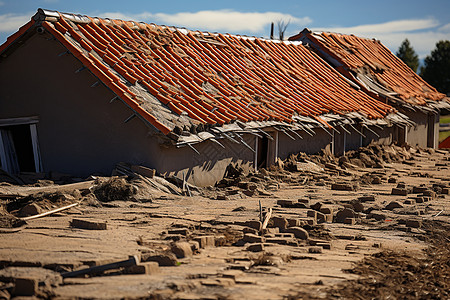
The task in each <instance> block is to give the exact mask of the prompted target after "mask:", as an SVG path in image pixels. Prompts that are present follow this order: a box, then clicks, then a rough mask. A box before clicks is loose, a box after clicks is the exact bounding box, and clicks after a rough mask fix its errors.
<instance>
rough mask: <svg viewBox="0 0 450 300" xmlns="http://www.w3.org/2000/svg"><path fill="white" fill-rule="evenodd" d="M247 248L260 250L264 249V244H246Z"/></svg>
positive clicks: (252, 250) (255, 250)
mask: <svg viewBox="0 0 450 300" xmlns="http://www.w3.org/2000/svg"><path fill="white" fill-rule="evenodd" d="M247 250H248V251H251V252H261V251H264V244H262V243H254V244H250V245H248V246H247Z"/></svg>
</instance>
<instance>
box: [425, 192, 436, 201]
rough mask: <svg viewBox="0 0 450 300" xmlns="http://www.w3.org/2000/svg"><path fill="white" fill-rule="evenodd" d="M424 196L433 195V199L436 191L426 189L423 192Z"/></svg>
mask: <svg viewBox="0 0 450 300" xmlns="http://www.w3.org/2000/svg"><path fill="white" fill-rule="evenodd" d="M422 194H423V195H424V196H428V197H431V198H432V199H435V198H436V192H435V191H431V190H426V191H424V192H423V193H422Z"/></svg>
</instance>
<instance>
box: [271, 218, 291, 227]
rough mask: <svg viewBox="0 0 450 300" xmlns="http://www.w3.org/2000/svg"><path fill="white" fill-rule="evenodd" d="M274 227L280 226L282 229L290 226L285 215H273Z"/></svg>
mask: <svg viewBox="0 0 450 300" xmlns="http://www.w3.org/2000/svg"><path fill="white" fill-rule="evenodd" d="M272 221H273V227H278V228H280V229H286V228H287V227H288V221H287V219H286V218H283V217H272Z"/></svg>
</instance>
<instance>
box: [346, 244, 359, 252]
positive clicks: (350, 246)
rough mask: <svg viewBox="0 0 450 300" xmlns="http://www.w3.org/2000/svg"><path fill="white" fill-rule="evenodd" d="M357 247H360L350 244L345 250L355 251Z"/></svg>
mask: <svg viewBox="0 0 450 300" xmlns="http://www.w3.org/2000/svg"><path fill="white" fill-rule="evenodd" d="M357 249H359V247H358V246H357V245H353V244H348V245H346V246H345V250H347V251H355V250H357Z"/></svg>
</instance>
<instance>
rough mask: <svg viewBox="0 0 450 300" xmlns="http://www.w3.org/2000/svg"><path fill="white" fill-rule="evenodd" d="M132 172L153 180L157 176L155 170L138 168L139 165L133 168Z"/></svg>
mask: <svg viewBox="0 0 450 300" xmlns="http://www.w3.org/2000/svg"><path fill="white" fill-rule="evenodd" d="M131 171H133V172H134V173H138V174H140V175H142V176H146V177H149V178H153V177H154V176H155V174H156V170H155V169H150V168H147V167H144V166H137V165H133V166H131Z"/></svg>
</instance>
